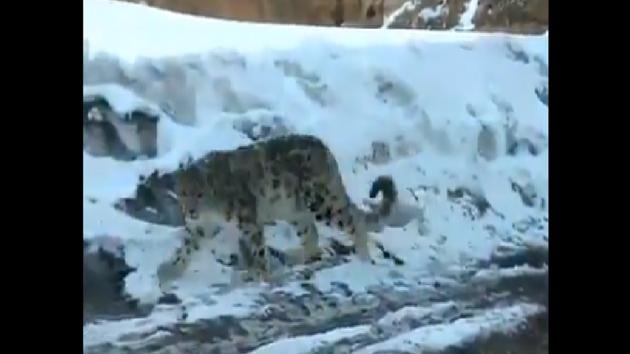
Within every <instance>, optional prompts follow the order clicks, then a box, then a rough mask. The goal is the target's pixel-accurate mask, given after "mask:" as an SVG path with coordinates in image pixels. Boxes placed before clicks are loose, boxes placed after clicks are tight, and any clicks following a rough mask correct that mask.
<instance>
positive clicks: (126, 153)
mask: <svg viewBox="0 0 630 354" xmlns="http://www.w3.org/2000/svg"><path fill="white" fill-rule="evenodd" d="M158 119H159V117H158V115H156V114H152V113H149V112H146V111H143V110H140V109H138V110H133V111H131V112H125V113H124V114H121V113H118V112H116V111H115V110H114V109H113V108H112V106H111V104H110V103H109V102H108V101H107V99H106V98H105V97H103V96H99V95H94V96H86V97H84V98H83V148H84V150H85V151H86V152H87V153H88V154H90V155H92V156H97V157H105V156H109V157H112V158H114V159H116V160H122V161H130V160H135V159H137V158H139V157H146V158H153V157H156V156H157V123H158Z"/></svg>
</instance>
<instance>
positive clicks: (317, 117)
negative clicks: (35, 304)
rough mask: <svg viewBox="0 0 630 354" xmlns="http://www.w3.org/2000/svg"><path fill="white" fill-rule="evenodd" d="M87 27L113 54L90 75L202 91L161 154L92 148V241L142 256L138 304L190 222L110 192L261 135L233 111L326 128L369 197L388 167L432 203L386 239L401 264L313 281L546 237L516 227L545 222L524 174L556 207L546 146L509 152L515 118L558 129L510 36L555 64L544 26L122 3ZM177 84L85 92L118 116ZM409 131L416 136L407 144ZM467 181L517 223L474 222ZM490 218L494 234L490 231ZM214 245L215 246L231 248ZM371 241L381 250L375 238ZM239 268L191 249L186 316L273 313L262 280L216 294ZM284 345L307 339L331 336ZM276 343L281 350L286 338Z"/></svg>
mask: <svg viewBox="0 0 630 354" xmlns="http://www.w3.org/2000/svg"><path fill="white" fill-rule="evenodd" d="M83 29H84V43H85V44H86V45H85V46H84V48H85V50H84V56H85V60H88V61H89V60H94V59H95V58H98V56H99V55H100V56H102V55H108V56H111V57H113V58H115V60H112V61H100V62H99V63H100V64H98V65H102V67H98V66H97V64H94V63H96V62H92V63H93V64H94V65H95V67H93V68H92V70H102V71H101V73H106V72H113V69H112V68H111V65H121V67H122V69H123V71H124V72H125V74H126V75H128V76H129V77H132V78H135V79H136V82H139V83H140V84H146V85H149V84H155V85H158V84H159V83H160V82H161V81H159V80H157V79H154V78H152V77H151V76H150V75H146V72H148V70H149V69H148V68H149V66H156V67H160V65H162V64H164V63H167V62H168V65H171V66H175V67H176V68H178V70H182V71H183V72H185V77H186V78H187V79H186V80H187V81H186V85H188V86H187V90H188V89H190V91H187V92H192V95H193V96H194V97H193V98H194V99H191V100H190V102H188V101H183V102H184V103H179V106H176V107H175V111H176V112H175V113H176V114H175V115H174V116H177V112H179V111H186V112H192V113H191V114H192V115H193V117H192V119H193V120H192V123H191V124H180V123H178V122H177V121H175V120H174V118H173V116H171V115H168V114H164V113H162V114H161V115H160V120H159V123H158V132H159V133H158V134H159V135H158V157H157V158H154V159H147V160H137V161H133V162H121V161H116V160H113V159H111V158H95V157H92V156H90V155H88V154H87V153H84V157H83V162H84V171H83V174H84V177H83V182H84V199H85V203H84V211H83V223H84V238H86V239H88V238H96V237H102V236H109V237H114V238H118V239H120V241H121V242H122V243H123V244H124V247H125V257H126V261H127V263H128V264H129V265H130V266H133V267H137V270H136V271H135V272H133V273H131V274H130V275H129V276H128V277H127V278H126V279H125V290H126V291H127V292H128V293H129V294H130V295H131V296H133V297H134V298H137V299H139V300H140V301H141V302H144V303H150V302H154V301H155V300H156V299H157V298H158V297H159V296H160V292H159V289H158V286H157V280H156V279H155V272H156V269H157V266H158V264H159V263H160V262H163V261H165V260H166V259H167V258H168V257H169V255H170V254H171V253H172V252H173V251H174V250H175V247H177V245H178V244H179V242H180V239H179V236H178V235H179V232H180V231H179V230H177V229H175V228H170V227H165V226H158V225H150V224H148V223H145V222H142V221H139V220H135V219H132V218H131V217H128V216H126V215H125V214H123V213H121V212H119V211H117V210H115V209H114V208H113V205H114V203H116V201H117V200H118V199H120V198H123V197H129V196H132V195H133V194H134V192H135V187H136V184H137V182H138V180H139V177H140V176H141V175H148V174H150V173H151V172H153V171H154V170H159V171H161V172H168V171H173V170H174V169H175V168H176V167H177V165H178V163H179V162H180V161H182V160H183V159H185V158H186V157H188V156H192V157H199V156H201V155H202V154H204V153H206V152H208V151H211V150H227V149H233V148H236V147H238V146H240V145H243V144H246V143H248V142H249V139H247V137H246V136H244V135H243V134H241V133H240V132H238V131H236V130H235V129H234V128H233V126H234V122H235V121H238V120H239V119H245V118H246V119H249V120H251V121H254V122H257V121H265V120H268V119H269V117H270V116H277V117H281V118H282V119H283V121H284V122H285V123H286V125H287V126H289V127H290V129H291V130H293V131H296V132H301V133H309V134H314V135H317V136H318V137H320V138H322V139H323V140H324V141H325V142H326V143H327V144H328V145H329V146H330V148H331V150H332V151H333V153H334V154H335V156H336V157H337V159H338V162H339V166H340V169H341V172H342V174H343V179H344V182H345V184H346V186H347V188H348V194H349V195H350V196H351V198H352V199H353V200H354V201H355V202H357V203H361V201H362V200H363V199H365V198H367V192H368V190H369V186H370V183H371V181H373V180H374V178H376V177H377V176H378V175H380V174H392V175H393V176H394V178H395V181H396V183H397V184H398V189H399V191H400V197H401V199H402V200H403V202H404V203H406V204H409V205H413V206H416V207H417V208H418V210H421V211H422V215H421V216H420V215H419V216H418V218H417V219H415V220H413V221H412V222H411V223H409V224H408V225H406V226H405V227H404V228H391V227H388V228H385V230H384V231H383V232H381V233H378V234H373V235H372V236H373V237H374V239H377V240H379V241H381V242H382V243H383V244H384V245H385V246H386V247H387V248H388V249H389V250H391V252H393V253H394V254H396V255H397V256H398V257H400V258H402V259H404V260H405V262H406V265H405V266H404V267H394V266H393V265H392V264H391V263H389V261H387V260H384V259H382V258H377V259H376V261H377V264H375V265H365V264H363V263H360V262H359V261H356V260H354V261H352V262H350V263H346V264H342V265H339V266H336V267H333V268H329V269H325V270H322V271H319V272H317V273H315V274H314V277H313V280H312V281H313V282H314V285H315V286H317V287H318V288H319V289H321V290H322V291H325V290H326V289H329V288H330V286H331V283H332V282H333V281H343V282H344V283H346V284H348V286H349V287H350V288H351V289H352V290H353V291H359V292H360V291H365V289H367V288H368V287H369V286H372V285H377V284H381V285H382V284H393V279H391V277H390V276H389V275H390V274H391V271H392V270H394V269H395V270H396V271H397V272H398V273H399V274H401V276H402V277H403V278H405V279H409V280H415V279H420V278H424V277H429V278H430V277H436V276H440V272H441V271H444V270H446V269H449V267H452V266H463V265H466V264H468V263H470V262H471V261H472V260H475V259H487V258H488V257H489V256H490V254H491V253H492V252H493V251H494V250H495V249H496V247H497V246H498V245H500V244H501V243H503V242H506V240H505V239H504V237H503V236H500V235H509V236H510V240H511V242H514V243H518V244H525V243H532V244H540V243H546V241H543V240H542V238H541V236H540V235H539V234H531V233H519V232H516V231H514V230H513V229H512V223H514V222H516V221H519V220H522V219H524V218H527V217H530V216H537V217H540V216H547V211H546V210H539V209H535V208H530V207H526V206H524V205H523V203H522V202H521V200H520V197H519V196H518V194H517V193H515V192H514V191H513V190H512V186H511V184H510V180H514V179H519V181H525V182H528V183H530V184H531V185H532V186H533V187H534V188H535V190H536V191H537V195H538V197H539V198H544V199H545V200H546V201H547V202H548V191H547V190H548V188H547V185H548V172H547V164H548V153H547V150H546V148H543V149H541V150H542V151H541V152H540V153H539V154H538V155H536V156H530V155H524V154H520V155H516V156H511V155H507V154H506V153H505V151H506V147H505V139H506V133H505V128H504V127H505V125H506V124H507V123H506V122H507V121H510V122H517V123H518V126H517V128H516V130H515V131H516V133H515V134H516V135H517V136H519V137H521V136H529V135H531V134H532V132H533V133H535V134H538V135H540V136H542V137H544V139H547V137H548V110H547V106H546V105H544V104H542V103H541V102H540V101H539V100H538V99H537V97H536V95H535V93H534V90H535V88H536V87H537V86H538V85H539V84H540V83H541V82H542V81H546V80H547V78H546V77H543V76H541V74H540V73H539V71H538V70H537V66H536V63H534V61H531V60H530V61H529V62H528V63H523V62H519V61H515V60H513V59H511V58H510V56H509V52H508V49H507V48H508V43H510V45H511V47H512V48H515V47H518V48H520V49H521V50H522V51H523V52H525V53H526V54H527V55H529V56H530V57H534V56H536V57H538V58H540V60H542V61H543V62H545V63H548V59H547V58H548V55H547V48H548V37H547V36H546V35H545V36H516V35H503V34H480V33H465V32H430V31H419V30H396V31H389V30H385V29H355V28H343V29H339V28H319V27H308V26H294V25H269V24H254V23H244V22H236V21H225V20H218V19H207V18H199V17H194V16H189V15H182V14H175V13H171V12H168V11H163V10H158V9H154V8H149V7H147V6H142V5H138V4H131V3H127V2H118V1H109V0H84V23H83ZM165 29H168V30H165ZM394 58H395V60H394ZM191 63H193V64H195V65H194V67H195V68H196V69H194V68H192V65H190V64H191ZM168 65H166V64H164V66H163V67H164V68H166V69H164V70H163V71H162V72H161V75H163V76H164V75H165V76H166V77H167V79H168V77H169V76H168V75H170V74H169V73H172V71H169V70H171V69H168ZM152 80H153V81H152ZM165 81H166V79H165ZM175 82H177V81H175ZM164 87H165V88H164V89H163V90H162V91H160V90H154V91H151V92H152V94H151V95H149V94H147V96H150V98H147V97H141V94H139V93H138V90H137V89H136V90H135V91H134V90H131V89H129V88H122V87H121V86H118V85H111V84H109V85H101V84H94V85H93V84H90V85H86V86H85V87H84V94H85V95H91V94H94V93H100V94H104V95H106V97H107V98H108V99H109V100H110V103H111V104H112V105H113V106H114V108H115V109H116V110H117V111H128V110H130V109H132V108H135V107H144V108H149V109H151V111H158V107H162V106H163V105H164V104H165V103H169V100H170V99H171V97H173V96H174V95H176V94H178V92H175V91H169V88H168V87H167V86H164ZM178 87H179V86H175V88H174V89H173V90H176V89H177V88H178ZM186 105H188V106H186ZM182 106H183V107H182ZM482 124H483V125H484V126H486V127H489V128H490V129H491V130H492V131H493V132H494V134H495V135H494V139H495V141H494V149H491V150H492V151H491V152H492V154H491V155H492V156H493V158H492V159H491V160H489V161H488V160H485V159H484V158H481V157H480V156H479V155H478V154H477V151H478V148H479V144H478V136H479V133H480V131H481V127H482ZM376 140H380V141H385V142H387V143H389V144H390V145H391V146H392V149H391V150H392V155H393V159H392V161H390V162H388V163H385V164H381V165H374V164H372V165H369V167H368V168H367V169H365V168H364V167H363V166H362V165H360V164H357V163H355V160H356V159H357V158H360V157H363V156H366V155H370V146H371V143H372V142H374V141H376ZM401 141H402V142H404V145H405V146H406V147H405V148H404V149H403V147H402V146H399V147H400V149H398V148H394V147H395V146H397V144H398V145H401V144H402V143H400V142H401ZM399 150H400V151H399ZM403 150H407V151H406V152H404V151H403ZM419 185H426V186H434V187H436V190H437V193H433V192H426V191H425V192H422V193H418V195H419V196H420V200H416V199H415V197H413V196H412V194H411V193H409V190H417V188H418V186H419ZM462 186H463V187H466V188H468V189H469V190H471V191H476V192H478V193H479V194H481V195H483V196H484V197H485V198H486V199H487V200H488V201H489V202H490V204H491V205H492V207H493V208H494V209H495V210H498V211H500V212H501V213H502V214H503V216H504V217H503V218H502V217H499V216H497V215H495V214H494V213H493V212H491V211H488V212H487V213H486V214H485V215H484V216H483V217H480V218H476V219H475V220H471V219H470V218H469V217H467V216H466V213H465V210H464V207H460V206H457V205H455V204H454V203H451V202H449V201H448V199H447V190H449V189H454V188H457V187H462ZM89 199H95V200H96V202H88V200H89ZM487 225H491V226H492V227H493V229H494V230H496V232H495V233H489V232H488V231H487V227H486V226H487ZM322 230H323V231H325V232H323V235H325V236H326V237H324V238H331V237H334V238H337V239H338V240H341V241H343V242H347V238H346V237H345V236H343V235H339V233H338V232H333V231H331V230H328V229H326V228H323V229H322ZM419 230H420V232H419ZM218 239H219V240H221V239H222V240H230V234H229V233H228V232H227V231H226V232H223V233H222V234H221V235H219V237H218ZM232 239H233V238H232ZM213 242H214V241H211V242H210V244H212V245H213V247H219V246H218V245H220V244H221V243H220V242H219V241H216V242H214V243H213ZM282 242H283V241H282V239H281V236H280V232H277V230H276V232H274V233H273V234H272V235H270V243H273V244H276V243H280V244H281V243H282ZM322 242H324V243H325V242H326V240H322ZM228 243H229V242H228ZM222 247H227V246H225V245H224V246H222ZM371 252H372V254H373V255H376V254H378V252H377V250H376V249H375V248H374V247H372V249H371ZM485 275H487V274H484V276H485ZM231 276H232V275H231V274H230V270H229V269H226V267H224V266H222V265H220V264H219V263H217V262H216V261H215V260H214V259H213V257H212V255H211V254H210V252H209V251H207V252H206V251H205V250H204V251H203V252H200V254H199V255H197V256H196V257H195V261H194V262H193V264H192V265H191V269H190V270H189V271H187V272H186V273H185V274H184V277H183V278H182V279H181V281H180V282H178V284H177V285H178V287H177V289H176V290H174V292H175V293H176V294H177V295H178V297H180V298H181V299H182V300H183V301H184V303H186V304H187V310H188V315H189V316H188V319H187V321H194V320H197V319H201V318H210V317H214V316H219V315H222V314H234V315H237V316H244V315H246V314H249V313H253V312H256V311H260V308H258V307H256V304H255V303H254V301H253V299H254V298H255V297H256V294H257V293H258V292H259V291H262V290H261V287H258V286H255V285H251V286H248V287H244V288H242V289H233V290H231V291H230V292H229V293H227V294H217V293H213V292H212V290H209V289H212V287H213V286H216V285H217V284H226V283H228V282H229V279H231ZM290 288H291V287H290V286H288V287H285V288H283V289H290ZM209 297H211V298H212V301H208V298H209ZM530 310H531V308H530V307H515V308H508V309H502V310H500V311H499V310H497V311H494V312H492V311H491V312H489V313H487V314H484V315H481V316H479V317H475V318H474V320H472V319H468V320H460V321H456V322H455V323H453V324H448V325H439V326H434V328H433V327H428V328H421V329H419V330H418V331H417V332H412V333H410V334H403V335H402V336H410V337H411V338H413V339H414V343H416V342H418V341H423V342H425V341H426V342H427V343H433V344H436V343H437V344H440V343H443V342H449V343H450V342H452V341H455V340H459V339H461V338H469V337H471V336H473V335H475V334H478V333H480V332H483V331H485V330H482V328H484V323H489V324H491V325H492V326H495V325H496V326H495V327H497V328H498V327H501V326H504V325H505V323H504V322H505V321H508V322H509V323H512V322H511V320H505V321H504V320H502V318H504V317H505V316H507V317H505V318H508V319H509V318H512V317H514V318H517V317H519V316H522V315H524V314H525V313H526V312H528V311H530ZM178 311H179V310H177V309H175V308H169V307H164V308H162V307H158V309H156V310H154V311H153V312H152V313H151V314H150V315H149V317H147V318H145V319H131V320H122V321H104V322H99V323H94V324H89V325H87V326H86V327H84V342H85V345H94V344H98V343H105V342H116V341H120V340H121V339H120V338H121V336H122V335H123V334H128V333H130V332H139V331H146V330H147V329H150V328H153V329H155V328H158V327H159V326H160V325H164V324H167V323H173V322H176V321H180V319H178ZM502 314H504V315H502ZM451 327H452V328H451ZM357 328H358V329H357ZM357 328H355V330H362V329H363V327H361V326H359V327H357ZM447 328H450V329H448V333H450V334H449V335H448V336H447V339H444V340H442V341H439V340H436V339H435V338H437V337H436V336H437V333H442V332H444V331H447ZM347 331H352V329H347ZM343 333H345V332H339V333H337V334H334V335H342V334H343ZM331 335H333V334H331ZM287 340H288V341H297V342H290V343H294V344H295V343H301V344H300V345H303V344H304V343H306V342H309V343H310V342H311V341H320V340H328V339H327V338H326V337H325V336H324V337H316V338H309V339H296V338H293V339H287ZM303 340H304V341H306V342H304V341H303ZM400 340H402V339H400ZM396 343H398V342H396ZM437 344H436V345H437ZM273 345H276V344H270V347H269V348H276V347H273ZM277 345H279V344H277ZM304 345H305V344H304ZM396 345H398V344H396ZM259 349H260V350H261V351H264V350H271V349H264V350H263V348H259ZM364 349H365V352H373V351H375V350H376V349H375V348H372V349H369V350H368V349H367V348H364Z"/></svg>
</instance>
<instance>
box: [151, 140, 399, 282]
mask: <svg viewBox="0 0 630 354" xmlns="http://www.w3.org/2000/svg"><path fill="white" fill-rule="evenodd" d="M379 192H381V193H382V194H383V198H382V202H381V204H380V206H379V207H377V208H374V210H373V211H372V212H365V211H363V210H361V209H360V208H358V207H357V206H356V205H355V204H354V203H353V202H352V200H351V199H350V197H349V196H348V194H347V192H346V189H345V187H344V184H343V181H342V177H341V174H340V172H339V167H338V165H337V162H336V160H335V158H334V156H333V154H332V152H331V151H330V150H329V149H328V147H327V146H326V145H325V144H324V143H323V142H322V141H321V140H320V139H318V138H316V137H314V136H310V135H288V136H282V137H277V138H273V139H269V140H265V141H262V142H258V143H255V144H252V145H247V146H244V147H241V148H238V149H236V150H231V151H215V152H211V153H209V154H207V155H206V156H204V157H203V158H201V159H199V160H197V161H194V162H193V161H189V162H188V163H186V164H183V165H182V166H180V170H179V171H178V172H177V173H176V174H175V193H176V194H177V195H178V198H179V202H180V205H181V208H182V212H183V214H184V215H185V219H186V225H187V226H186V229H187V237H186V238H185V240H184V244H183V245H182V247H180V248H179V249H178V250H177V251H176V254H175V256H174V258H173V259H172V260H171V261H170V262H168V263H166V264H165V265H163V266H162V267H161V268H160V271H159V272H158V273H161V274H159V275H160V276H161V277H167V278H168V277H169V276H174V275H176V274H179V273H181V272H182V271H183V270H184V269H185V268H186V267H187V265H188V263H189V261H190V255H191V253H192V252H194V251H195V250H196V249H198V248H199V241H200V239H201V238H203V237H205V236H207V235H209V234H211V233H213V232H214V230H215V229H216V227H217V225H218V224H220V223H224V222H229V223H233V224H235V225H236V226H237V227H238V229H239V230H240V231H241V233H242V241H243V242H241V247H240V249H241V250H240V251H241V256H242V257H241V258H242V259H243V260H245V263H246V264H245V265H246V267H247V268H248V270H249V271H250V273H252V275H254V276H255V277H256V278H258V279H262V280H268V279H269V275H270V272H269V255H268V254H267V253H268V252H267V249H266V247H265V240H264V231H263V229H264V225H265V224H268V223H272V222H275V221H276V220H284V221H287V222H289V223H290V224H292V225H293V227H295V229H296V232H297V234H298V235H299V236H300V237H301V242H302V252H303V254H302V257H303V261H304V262H308V261H309V260H312V259H316V258H317V257H319V255H320V253H321V250H320V249H319V247H318V233H317V227H316V226H315V224H316V223H324V224H326V225H328V226H331V227H333V228H337V229H339V230H341V231H343V232H345V233H347V234H349V235H350V236H351V237H352V239H353V242H354V246H355V251H356V253H357V255H358V256H359V258H360V259H361V260H363V261H370V260H371V258H370V254H369V251H368V235H367V232H368V231H372V230H375V229H377V227H376V224H378V223H379V222H380V220H381V218H383V217H386V216H387V215H388V213H389V212H390V210H391V205H392V204H393V203H394V202H395V201H396V198H397V193H396V188H395V185H394V182H393V180H392V179H391V178H390V177H388V176H381V177H379V178H378V179H377V180H376V181H375V182H374V183H373V185H372V188H371V190H370V197H372V198H373V197H375V196H376V195H377V194H378V193H379Z"/></svg>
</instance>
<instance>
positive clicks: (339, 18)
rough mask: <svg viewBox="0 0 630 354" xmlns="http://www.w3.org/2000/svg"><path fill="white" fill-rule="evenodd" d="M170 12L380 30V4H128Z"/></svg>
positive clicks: (163, 0) (343, 0)
mask: <svg viewBox="0 0 630 354" xmlns="http://www.w3.org/2000/svg"><path fill="white" fill-rule="evenodd" d="M128 1H131V2H140V3H146V4H147V5H149V6H155V7H159V8H164V9H168V10H172V11H177V12H182V13H187V14H192V15H201V16H208V17H216V18H226V19H232V20H240V21H254V22H268V23H291V24H307V25H324V26H342V25H346V26H361V27H380V25H381V23H382V19H383V14H382V4H381V0H300V1H295V0H238V1H234V0H212V1H207V0H128Z"/></svg>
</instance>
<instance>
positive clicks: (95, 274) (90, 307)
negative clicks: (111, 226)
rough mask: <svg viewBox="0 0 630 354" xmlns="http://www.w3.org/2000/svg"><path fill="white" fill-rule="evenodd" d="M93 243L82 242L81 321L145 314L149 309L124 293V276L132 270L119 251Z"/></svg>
mask: <svg viewBox="0 0 630 354" xmlns="http://www.w3.org/2000/svg"><path fill="white" fill-rule="evenodd" d="M96 243H98V241H92V240H90V241H86V240H84V241H83V323H84V324H85V323H88V322H92V321H95V320H102V319H121V318H128V317H138V316H146V315H148V314H149V310H150V309H148V308H141V307H139V306H138V303H137V301H136V300H133V299H131V298H130V297H129V296H128V295H126V294H125V293H124V279H125V277H126V276H127V275H128V274H129V273H131V272H133V271H134V269H133V268H130V267H129V266H128V265H127V264H126V263H125V260H124V256H123V253H122V250H120V249H119V250H116V251H115V250H107V249H106V248H105V247H102V246H96V247H93V244H96Z"/></svg>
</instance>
